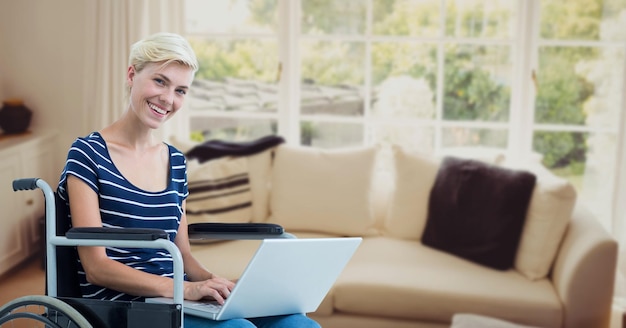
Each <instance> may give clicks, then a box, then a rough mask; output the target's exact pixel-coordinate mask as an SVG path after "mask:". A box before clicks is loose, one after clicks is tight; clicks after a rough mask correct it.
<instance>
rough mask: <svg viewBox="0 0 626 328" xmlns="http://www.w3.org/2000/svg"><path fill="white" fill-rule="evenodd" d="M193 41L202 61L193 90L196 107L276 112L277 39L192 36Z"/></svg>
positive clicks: (193, 101) (193, 106) (190, 100)
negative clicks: (220, 39)
mask: <svg viewBox="0 0 626 328" xmlns="http://www.w3.org/2000/svg"><path fill="white" fill-rule="evenodd" d="M190 42H191V44H192V47H193V48H194V50H195V51H196V54H197V56H198V61H199V62H200V70H199V71H198V72H197V73H196V81H195V82H194V87H193V88H192V89H191V92H190V98H189V103H190V104H189V106H190V107H191V108H192V109H212V110H222V111H269V112H275V111H276V106H277V92H278V87H277V85H276V75H277V74H278V70H277V65H278V64H277V63H278V54H277V49H276V41H274V40H271V41H270V40H222V41H219V40H214V41H210V40H204V39H197V38H191V39H190Z"/></svg>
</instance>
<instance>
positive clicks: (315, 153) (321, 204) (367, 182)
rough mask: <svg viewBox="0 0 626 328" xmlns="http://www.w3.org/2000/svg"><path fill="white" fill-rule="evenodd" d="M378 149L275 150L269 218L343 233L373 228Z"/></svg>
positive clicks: (292, 226)
mask: <svg viewBox="0 0 626 328" xmlns="http://www.w3.org/2000/svg"><path fill="white" fill-rule="evenodd" d="M375 158H376V148H374V147H367V148H355V149H342V150H322V149H314V148H309V147H301V146H289V145H281V146H279V147H278V148H277V149H276V157H275V159H274V167H273V170H272V183H271V193H270V209H271V217H270V222H272V223H277V224H280V225H282V226H283V227H284V228H285V229H286V230H287V231H318V232H326V233H332V234H335V235H343V236H360V235H366V234H370V233H373V224H374V220H373V215H372V210H371V207H370V205H371V201H370V187H371V181H372V173H373V168H374V160H375Z"/></svg>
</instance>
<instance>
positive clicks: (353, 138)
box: [300, 121, 363, 148]
mask: <svg viewBox="0 0 626 328" xmlns="http://www.w3.org/2000/svg"><path fill="white" fill-rule="evenodd" d="M300 141H301V144H302V145H306V146H313V147H318V148H342V147H355V146H361V145H363V125H361V124H356V123H327V122H311V121H303V122H301V123H300Z"/></svg>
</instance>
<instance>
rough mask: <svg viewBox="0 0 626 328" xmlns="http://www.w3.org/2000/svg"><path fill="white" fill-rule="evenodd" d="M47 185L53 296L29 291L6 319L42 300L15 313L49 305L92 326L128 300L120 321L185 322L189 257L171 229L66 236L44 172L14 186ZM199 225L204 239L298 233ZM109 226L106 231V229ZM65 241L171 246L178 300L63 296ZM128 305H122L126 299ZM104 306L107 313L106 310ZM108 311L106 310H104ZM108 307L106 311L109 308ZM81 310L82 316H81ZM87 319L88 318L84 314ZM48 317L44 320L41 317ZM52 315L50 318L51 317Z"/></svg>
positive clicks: (84, 231) (78, 231)
mask: <svg viewBox="0 0 626 328" xmlns="http://www.w3.org/2000/svg"><path fill="white" fill-rule="evenodd" d="M38 188H39V189H41V190H42V192H43V194H44V198H45V215H46V229H45V230H46V231H45V238H46V289H47V292H46V294H47V296H42V295H35V296H26V297H22V298H19V299H16V300H13V301H12V302H9V303H7V304H6V305H4V306H2V307H0V325H1V324H2V323H3V322H5V321H8V320H9V317H10V316H11V315H15V314H13V310H15V309H16V308H18V307H26V306H28V305H38V306H40V307H43V308H44V310H45V311H44V312H45V313H43V314H41V313H39V314H32V313H30V314H28V313H27V314H17V315H15V317H30V318H31V319H35V318H36V317H37V316H38V315H39V316H43V317H47V316H48V315H50V313H48V311H52V312H54V313H55V315H58V316H60V317H62V318H65V319H64V320H65V321H63V322H64V323H65V324H64V325H68V324H67V322H74V323H75V325H76V326H77V327H80V328H91V327H92V325H93V324H94V323H93V322H90V323H89V324H85V322H89V320H88V319H92V320H98V321H100V324H103V325H105V326H107V324H106V323H104V322H102V320H99V319H101V317H102V316H111V315H115V314H119V313H120V312H119V311H117V312H112V311H111V310H110V308H111V307H112V302H113V303H119V304H124V305H123V306H125V310H124V311H126V312H124V318H123V319H125V322H124V323H120V322H118V323H117V324H118V325H119V324H126V325H127V326H128V327H131V326H132V325H133V324H134V323H137V324H141V326H144V324H146V320H147V321H150V322H154V323H158V324H162V323H163V321H167V320H163V319H171V317H172V315H177V316H178V320H171V321H172V324H170V325H169V327H172V326H173V328H177V327H183V321H184V320H183V318H184V308H183V300H184V290H183V288H184V287H183V280H184V266H183V259H182V255H181V253H180V251H179V250H178V247H177V246H176V245H175V244H174V243H173V242H172V241H170V240H168V239H167V234H166V233H165V232H164V231H163V230H159V229H116V230H119V232H115V233H111V231H110V230H111V229H108V230H107V229H106V228H72V229H70V230H68V231H67V233H66V235H65V236H59V235H57V231H56V227H57V222H56V221H57V212H56V199H55V193H54V191H53V190H52V188H51V187H50V185H48V183H46V182H45V181H44V180H42V179H39V178H26V179H17V180H14V181H13V190H14V191H19V190H35V189H38ZM195 228H196V229H190V240H194V241H201V240H206V239H222V240H234V239H264V238H296V237H295V236H294V235H292V234H289V233H286V232H284V231H283V229H282V227H281V226H278V225H273V224H263V223H254V224H227V225H224V224H220V223H215V224H213V223H202V224H199V225H196V227H195ZM103 232H106V233H103ZM62 246H70V247H76V246H103V247H125V248H158V249H165V250H167V251H168V252H169V253H170V254H171V256H172V259H173V264H174V277H173V280H174V297H173V298H174V302H173V304H171V305H170V304H148V303H144V302H126V301H100V300H91V299H82V298H73V297H59V296H58V288H57V287H58V286H57V278H58V276H57V266H58V265H57V247H62ZM105 303H107V304H108V308H109V309H107V310H106V311H95V312H99V313H94V311H93V310H91V308H97V307H102V304H105ZM120 306H122V305H120ZM157 307H160V309H164V308H165V307H167V309H168V310H169V311H165V312H164V311H162V310H159V311H156V310H155V309H156V308H157ZM100 312H102V313H100ZM104 312H106V313H104ZM103 313H104V314H103ZM78 316H80V318H79V317H78ZM83 319H84V320H83ZM46 320H47V318H46ZM39 321H41V322H44V321H43V320H39ZM48 321H49V320H48ZM60 326H61V325H59V324H58V323H54V322H50V323H49V324H48V323H46V327H60Z"/></svg>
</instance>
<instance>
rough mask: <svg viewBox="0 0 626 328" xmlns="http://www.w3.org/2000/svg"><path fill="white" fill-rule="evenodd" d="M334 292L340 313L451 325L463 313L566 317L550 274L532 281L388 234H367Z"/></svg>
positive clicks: (548, 320) (544, 320) (547, 319)
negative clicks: (451, 320) (456, 316)
mask: <svg viewBox="0 0 626 328" xmlns="http://www.w3.org/2000/svg"><path fill="white" fill-rule="evenodd" d="M333 296H334V306H335V312H343V313H347V314H355V315H364V316H371V315H372V314H376V316H380V317H388V318H398V319H413V320H419V321H420V322H432V323H442V324H445V323H448V325H449V323H450V319H451V318H452V316H453V315H454V314H455V313H459V312H463V313H476V314H481V315H486V316H492V317H498V318H502V319H504V320H509V321H514V322H522V323H525V324H528V325H534V326H538V327H561V326H562V320H563V319H562V316H563V312H562V311H563V310H562V305H561V302H560V300H559V298H558V296H557V294H556V292H555V290H554V287H553V286H552V284H551V282H550V281H549V280H548V279H540V280H537V281H530V280H528V279H526V278H525V277H524V276H523V275H521V274H520V273H519V272H517V271H516V270H507V271H498V270H493V269H490V268H488V267H485V266H482V265H479V264H476V263H473V262H470V261H467V260H464V259H462V258H459V257H457V256H454V255H451V254H448V253H445V252H442V251H439V250H436V249H433V248H430V247H427V246H424V245H422V244H420V243H419V242H416V241H411V240H400V239H395V238H389V237H386V236H385V237H368V238H364V239H363V242H362V243H361V245H360V246H359V249H358V250H357V251H356V253H355V254H354V256H353V257H352V259H351V260H350V262H349V263H348V266H347V267H346V268H345V270H344V271H343V272H342V274H341V275H340V276H339V278H338V280H337V282H336V283H335V286H334V287H333ZM381 304H384V306H381ZM529 313H532V315H529Z"/></svg>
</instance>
